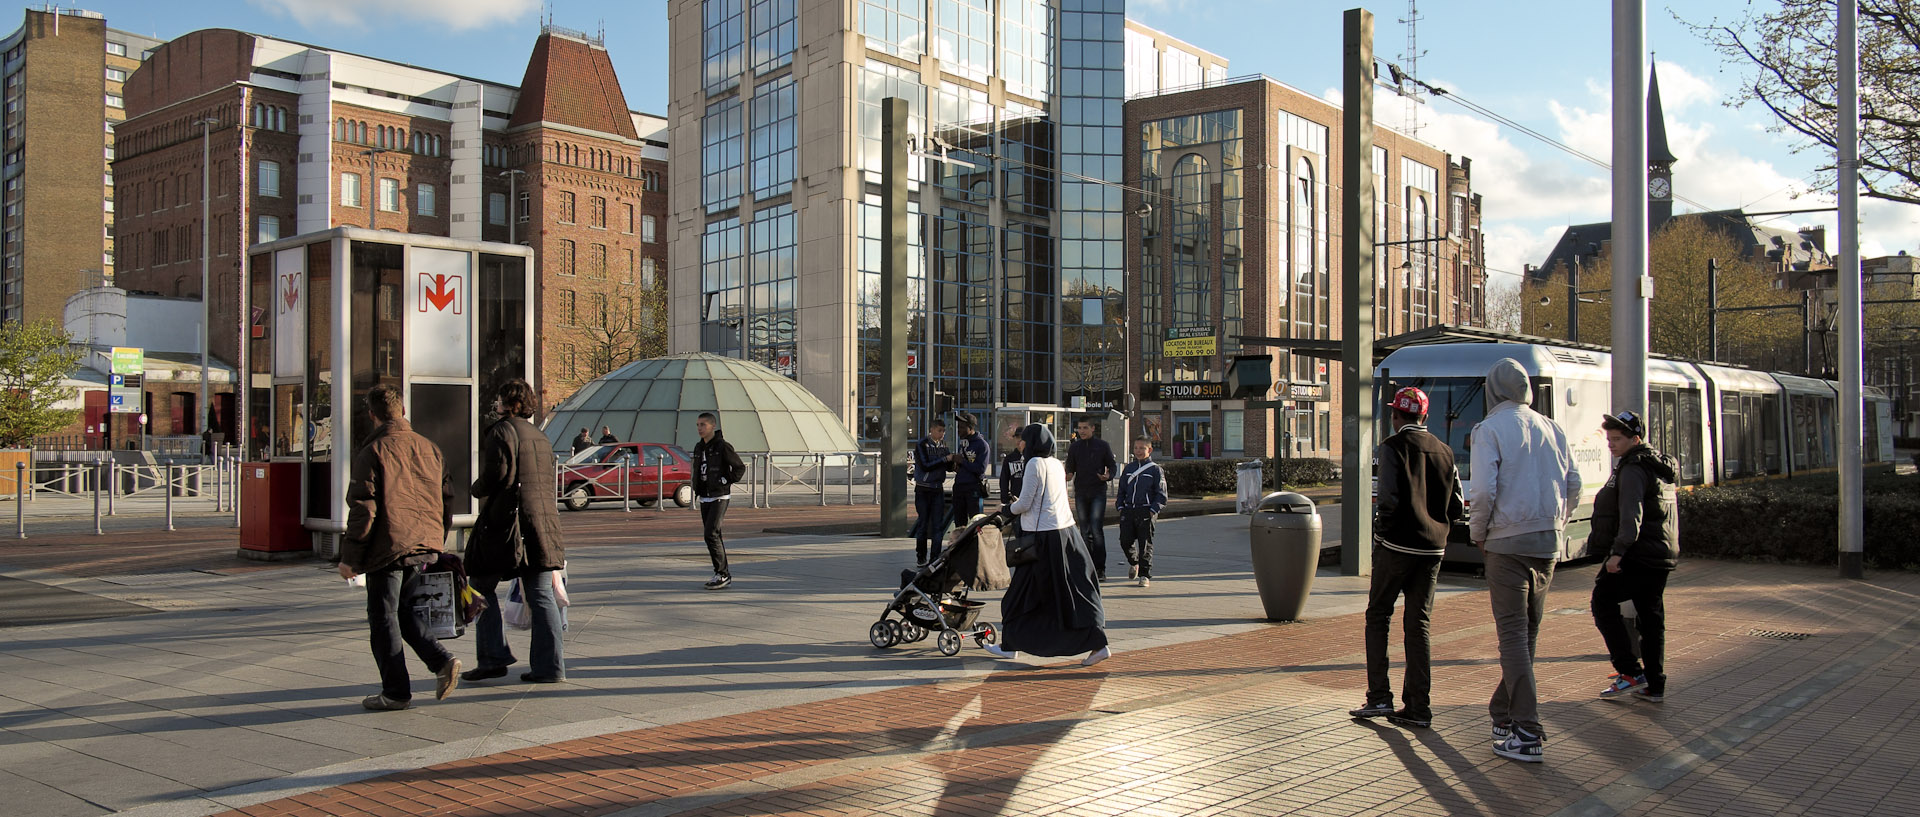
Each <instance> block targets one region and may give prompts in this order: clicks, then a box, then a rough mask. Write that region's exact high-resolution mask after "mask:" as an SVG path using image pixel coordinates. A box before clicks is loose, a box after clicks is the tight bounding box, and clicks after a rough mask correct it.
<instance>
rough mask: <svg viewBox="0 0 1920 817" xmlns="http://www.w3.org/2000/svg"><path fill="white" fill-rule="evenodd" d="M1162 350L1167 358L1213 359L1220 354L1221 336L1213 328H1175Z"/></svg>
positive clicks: (1170, 330)
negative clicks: (1212, 357)
mask: <svg viewBox="0 0 1920 817" xmlns="http://www.w3.org/2000/svg"><path fill="white" fill-rule="evenodd" d="M1160 349H1161V353H1162V354H1164V355H1166V356H1167V357H1211V356H1213V355H1217V354H1220V336H1219V335H1218V334H1215V332H1214V331H1213V329H1212V327H1204V326H1202V327H1174V328H1170V329H1168V330H1167V339H1166V342H1165V343H1163V344H1161V346H1160Z"/></svg>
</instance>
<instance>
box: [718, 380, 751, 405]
mask: <svg viewBox="0 0 1920 817" xmlns="http://www.w3.org/2000/svg"><path fill="white" fill-rule="evenodd" d="M713 390H714V396H715V398H716V399H717V400H718V401H719V403H718V405H719V406H720V410H721V411H751V410H752V409H753V407H754V406H753V402H752V401H751V400H749V399H748V398H747V390H746V389H744V388H741V386H740V382H739V381H737V380H715V381H713Z"/></svg>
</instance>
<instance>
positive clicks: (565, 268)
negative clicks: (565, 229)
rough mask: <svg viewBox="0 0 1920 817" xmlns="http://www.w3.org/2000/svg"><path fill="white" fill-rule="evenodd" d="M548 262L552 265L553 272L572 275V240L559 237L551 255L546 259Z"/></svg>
mask: <svg viewBox="0 0 1920 817" xmlns="http://www.w3.org/2000/svg"><path fill="white" fill-rule="evenodd" d="M548 263H549V264H550V265H551V266H552V267H553V271H554V273H555V274H557V275H572V274H573V242H572V241H569V240H567V239H564V238H563V239H560V241H559V243H558V244H556V245H555V246H554V248H553V257H552V258H550V259H548Z"/></svg>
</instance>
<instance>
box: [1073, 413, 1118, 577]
mask: <svg viewBox="0 0 1920 817" xmlns="http://www.w3.org/2000/svg"><path fill="white" fill-rule="evenodd" d="M1073 433H1074V439H1073V442H1071V443H1068V444H1067V465H1066V471H1067V477H1068V478H1070V479H1072V480H1073V517H1074V518H1075V519H1078V520H1080V536H1081V538H1083V539H1085V540H1086V542H1087V552H1088V553H1091V554H1093V571H1094V573H1095V574H1096V575H1097V576H1099V578H1100V581H1102V582H1104V581H1106V580H1107V534H1106V532H1105V527H1104V526H1105V525H1106V521H1107V520H1106V517H1107V481H1108V480H1111V479H1113V469H1114V465H1115V463H1114V461H1113V446H1110V445H1107V441H1106V440H1102V439H1100V438H1099V437H1095V436H1093V421H1092V420H1081V421H1080V422H1078V423H1076V424H1074V427H1073Z"/></svg>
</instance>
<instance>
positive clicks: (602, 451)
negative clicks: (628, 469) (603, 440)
mask: <svg viewBox="0 0 1920 817" xmlns="http://www.w3.org/2000/svg"><path fill="white" fill-rule="evenodd" d="M612 447H613V446H611V445H596V446H594V447H592V448H584V449H581V450H580V453H578V454H575V455H573V456H571V457H568V458H567V464H568V465H576V464H579V463H587V462H599V461H601V460H603V459H606V457H607V449H609V448H612Z"/></svg>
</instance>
